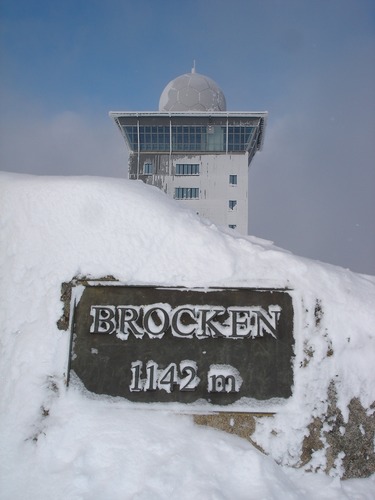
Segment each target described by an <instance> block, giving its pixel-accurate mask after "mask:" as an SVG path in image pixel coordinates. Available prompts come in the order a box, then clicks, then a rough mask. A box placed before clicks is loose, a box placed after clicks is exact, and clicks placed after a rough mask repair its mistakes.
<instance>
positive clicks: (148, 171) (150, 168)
mask: <svg viewBox="0 0 375 500" xmlns="http://www.w3.org/2000/svg"><path fill="white" fill-rule="evenodd" d="M143 173H144V175H152V174H153V173H154V165H153V163H150V162H146V163H144V164H143Z"/></svg>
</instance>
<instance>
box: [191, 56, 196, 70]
mask: <svg viewBox="0 0 375 500" xmlns="http://www.w3.org/2000/svg"><path fill="white" fill-rule="evenodd" d="M191 72H192V73H195V59H194V60H193V67H192V68H191Z"/></svg>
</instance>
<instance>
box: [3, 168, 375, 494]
mask: <svg viewBox="0 0 375 500" xmlns="http://www.w3.org/2000/svg"><path fill="white" fill-rule="evenodd" d="M0 214H1V216H0V225H1V231H0V271H1V287H0V294H1V296H0V298H1V304H2V305H1V321H0V325H1V329H0V359H1V362H0V380H1V381H2V383H1V386H0V419H1V422H0V423H1V425H0V432H1V445H0V455H1V457H0V458H1V462H0V474H1V477H0V481H1V482H0V498H1V499H6V500H17V499H22V500H23V499H26V498H27V499H35V500H36V499H38V500H44V499H51V498H53V499H60V498H61V499H69V500H70V499H77V500H78V499H93V500H108V499H110V500H112V499H113V500H115V499H121V500H124V499H152V500H153V499H167V498H168V499H171V498H173V499H174V498H176V499H215V500H216V499H217V500H219V499H220V500H221V499H228V500H233V499H260V498H262V499H277V500H279V499H300V498H304V499H320V498H322V499H343V498H350V499H373V498H374V497H375V476H372V477H371V478H368V479H352V480H347V481H342V480H340V478H339V477H340V464H339V463H338V464H337V467H336V469H335V470H334V471H333V473H332V476H331V477H329V476H327V475H325V474H323V473H322V472H318V473H307V472H305V471H304V470H297V469H294V468H292V467H291V465H293V464H295V463H296V457H297V455H298V451H299V447H300V443H301V439H302V437H303V436H304V435H305V433H306V426H307V425H308V423H309V422H310V419H311V415H315V416H319V415H322V414H323V413H324V411H325V409H326V402H325V401H324V395H325V394H326V389H327V387H328V385H329V382H330V380H332V379H335V380H337V388H338V406H339V407H340V409H341V410H342V412H343V415H344V417H347V404H348V402H349V401H350V399H351V398H353V397H357V398H359V400H360V401H361V403H362V405H363V406H364V407H365V408H368V407H369V406H370V404H371V403H372V402H373V401H374V400H375V374H374V370H373V368H372V367H373V359H374V337H375V334H374V326H373V325H374V324H375V318H374V307H373V306H374V298H375V279H374V278H373V277H370V276H364V275H358V274H354V273H351V272H350V271H348V270H344V269H342V268H338V267H334V266H329V265H326V264H322V263H318V262H314V261H310V260H307V259H304V258H300V257H296V256H293V255H291V254H290V253H288V252H285V251H283V250H280V249H277V248H276V247H274V246H273V245H272V244H271V243H270V242H266V241H263V240H259V239H257V238H252V237H249V238H244V237H241V236H239V235H236V234H235V233H233V232H230V231H226V230H224V231H221V230H219V229H218V228H216V227H215V226H213V225H212V224H210V223H209V222H207V221H201V220H200V219H199V218H198V217H197V216H196V215H194V214H193V213H191V212H189V211H187V210H184V209H180V208H179V207H178V205H177V204H176V203H175V202H173V201H172V200H169V199H167V198H165V197H164V196H163V195H162V193H160V192H159V191H158V190H157V189H155V188H150V187H147V186H145V185H143V184H141V183H137V182H134V181H133V182H129V181H125V180H113V179H111V180H110V179H101V178H88V177H87V178H79V177H70V178H57V177H34V176H17V175H11V174H1V175H0ZM109 274H111V275H115V276H116V278H118V279H119V280H121V281H123V282H126V283H129V284H136V283H137V284H139V283H152V284H159V285H184V286H214V285H215V286H234V285H242V286H248V285H249V286H250V285H251V284H252V283H254V282H255V281H259V280H262V282H263V283H264V284H266V283H268V284H270V285H272V283H275V282H277V283H278V284H280V283H283V284H284V285H288V286H292V287H293V288H294V289H295V290H299V291H300V292H301V297H302V300H303V302H304V304H305V305H307V309H312V310H313V308H314V304H315V303H316V300H319V301H320V303H321V304H322V307H323V311H324V315H323V317H322V320H321V322H320V323H319V327H317V326H316V325H315V329H312V327H311V325H310V323H312V322H313V317H311V318H310V317H309V314H312V312H311V313H305V316H304V317H303V318H301V319H302V329H301V338H299V339H296V366H295V387H294V393H293V397H292V398H291V400H290V402H289V403H288V404H287V405H286V407H285V408H284V409H283V411H282V412H280V414H279V415H277V416H276V417H275V418H274V419H273V422H272V425H273V426H275V425H277V426H278V427H279V428H280V432H279V433H278V435H277V436H275V435H271V434H270V432H269V427H267V426H269V425H271V424H270V423H264V424H260V425H259V428H258V430H257V433H256V438H257V441H258V442H259V443H260V444H261V445H262V447H263V448H264V449H265V450H266V451H267V452H268V453H269V454H270V456H265V455H263V454H261V453H260V452H259V451H257V450H256V449H255V448H254V447H252V445H251V444H250V443H248V442H246V441H245V440H242V439H240V438H237V437H234V436H231V435H227V434H225V433H223V432H219V431H216V430H213V429H208V428H205V427H199V426H196V425H194V424H193V422H192V418H191V417H190V416H188V415H179V414H174V413H169V412H167V411H154V410H147V409H145V410H139V409H134V407H132V406H131V405H130V404H129V403H127V402H126V401H123V400H120V399H111V398H109V397H103V396H101V397H99V396H95V395H92V394H89V393H87V392H86V391H85V390H84V389H82V388H81V387H80V385H79V383H73V384H72V385H71V386H70V387H69V389H66V386H65V379H66V366H67V358H68V345H69V335H68V333H67V332H62V331H60V330H58V329H57V326H56V321H57V320H58V319H59V317H60V316H61V312H62V304H61V301H60V286H61V283H62V282H65V281H70V280H71V279H72V278H73V277H74V276H77V275H82V276H88V275H90V276H93V277H102V276H106V275H109ZM310 306H311V307H310ZM310 320H311V322H310ZM309 325H310V326H309ZM327 348H329V349H330V350H331V351H332V352H333V355H331V356H329V357H328V358H327V356H326V353H327ZM306 349H307V350H313V352H314V357H313V358H312V360H310V362H309V363H308V366H307V367H305V368H304V369H301V366H300V365H301V361H303V356H304V352H306ZM302 364H303V363H302ZM267 422H269V420H268V419H267ZM271 457H273V458H271ZM275 460H277V461H278V462H279V463H281V464H283V465H277V464H276V462H275ZM324 465H325V464H324V457H323V454H322V453H320V454H319V453H317V454H315V455H314V456H313V458H312V463H311V464H310V467H313V468H314V469H317V470H318V471H319V470H322V469H323V468H324Z"/></svg>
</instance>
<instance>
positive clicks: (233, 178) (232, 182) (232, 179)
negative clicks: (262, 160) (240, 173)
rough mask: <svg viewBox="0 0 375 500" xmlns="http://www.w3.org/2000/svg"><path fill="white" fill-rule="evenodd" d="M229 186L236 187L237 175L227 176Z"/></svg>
mask: <svg viewBox="0 0 375 500" xmlns="http://www.w3.org/2000/svg"><path fill="white" fill-rule="evenodd" d="M229 184H230V185H231V186H236V185H237V175H230V176H229Z"/></svg>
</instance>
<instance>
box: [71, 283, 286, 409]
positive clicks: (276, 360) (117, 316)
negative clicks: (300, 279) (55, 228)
mask: <svg viewBox="0 0 375 500" xmlns="http://www.w3.org/2000/svg"><path fill="white" fill-rule="evenodd" d="M71 309H72V313H73V316H72V321H71V324H72V349H71V361H70V369H71V371H74V373H75V374H76V375H77V376H78V377H79V379H81V381H82V382H83V384H84V385H85V387H86V388H87V389H88V390H90V391H92V392H94V393H98V394H108V395H111V396H122V397H125V398H126V399H128V400H130V401H133V402H137V403H167V402H169V403H171V402H174V403H185V404H193V403H195V404H197V402H198V403H203V404H205V405H207V404H208V405H211V406H212V405H213V406H216V405H219V406H220V407H221V408H222V409H225V408H227V409H228V410H232V409H233V404H238V403H240V404H241V405H246V403H247V402H248V401H249V399H251V400H258V401H266V400H267V401H268V400H273V401H275V399H274V398H282V399H284V400H285V399H286V398H288V397H289V396H291V393H292V383H293V370H292V357H293V353H294V350H293V348H294V335H293V326H294V323H293V317H294V313H293V299H292V292H291V291H290V290H286V289H276V288H275V289H255V288H220V289H218V288H209V289H187V288H178V287H173V288H168V287H150V286H125V285H123V284H120V283H117V282H114V281H112V282H99V283H98V282H77V283H75V286H74V293H73V303H72V307H71Z"/></svg>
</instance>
